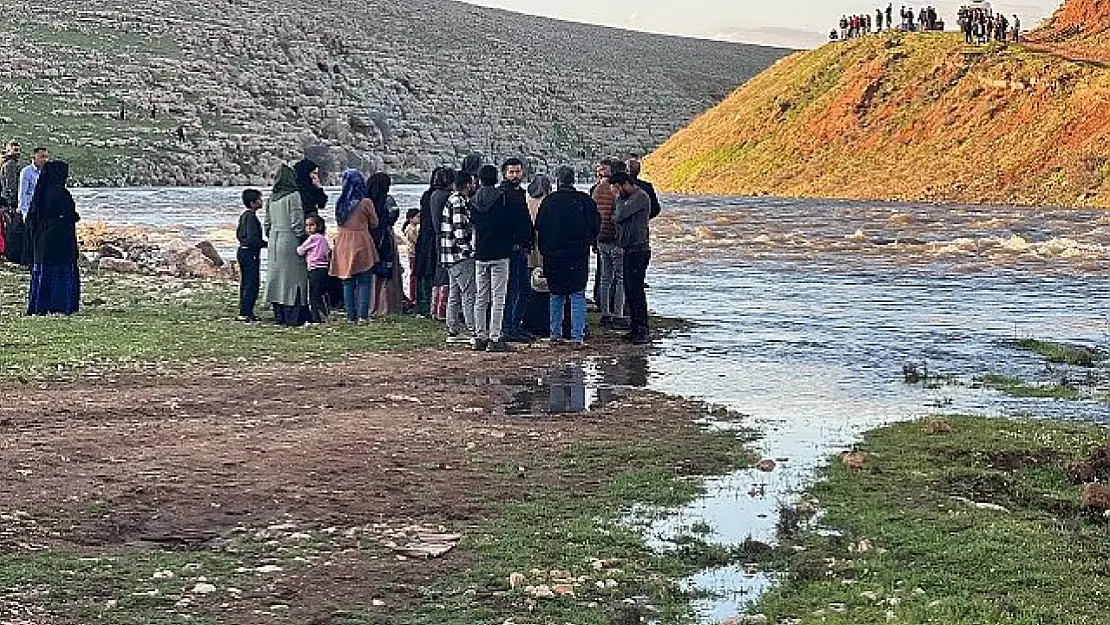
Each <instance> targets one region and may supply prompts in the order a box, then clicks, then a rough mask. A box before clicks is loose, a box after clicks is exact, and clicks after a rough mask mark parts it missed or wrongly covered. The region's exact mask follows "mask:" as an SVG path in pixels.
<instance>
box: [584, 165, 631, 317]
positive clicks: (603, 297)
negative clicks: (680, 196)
mask: <svg viewBox="0 0 1110 625" xmlns="http://www.w3.org/2000/svg"><path fill="white" fill-rule="evenodd" d="M612 175H613V162H612V161H611V160H608V159H606V160H604V161H601V163H600V164H599V165H598V166H597V184H596V185H594V188H593V189H591V190H590V197H592V198H593V200H594V203H596V204H597V212H598V214H600V215H601V230H600V232H599V233H598V236H597V256H598V277H599V280H598V286H597V307H598V310H599V311H600V312H601V320H600V324H601V327H603V328H604V327H611V328H615V329H620V330H627V329H628V328H629V325H628V321H627V320H626V319H625V318H624V256H623V255H622V253H621V248H620V247H618V246H617V245H616V230H615V229H614V227H613V208H614V206H615V205H616V201H617V192H616V190H615V189H613V188H612V187H611V185H610V184H609V177H610V176H612Z"/></svg>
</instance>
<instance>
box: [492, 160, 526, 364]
mask: <svg viewBox="0 0 1110 625" xmlns="http://www.w3.org/2000/svg"><path fill="white" fill-rule="evenodd" d="M501 179H502V180H501V186H499V187H498V190H500V191H501V193H503V194H504V198H505V204H506V210H507V212H508V214H509V215H511V218H512V220H513V224H514V225H515V227H514V229H513V239H512V253H511V254H510V256H509V285H508V294H507V295H506V300H505V338H506V339H507V340H508V341H510V342H516V343H520V342H527V341H528V340H529V339H530V338H531V337H530V336H529V335H528V334H527V333H526V332H525V331H524V315H525V313H526V311H527V310H528V298H529V297H531V295H532V279H531V274H530V273H529V271H528V255H529V254H530V253H531V252H532V245H533V243H534V241H533V239H534V233H533V231H532V217H531V214H530V213H529V212H528V197H527V194H526V193H525V191H524V189H523V188H521V186H520V184H521V182H523V181H524V163H523V162H522V161H521V160H520V159H519V158H510V159H507V160H506V161H505V162H504V163H502V164H501Z"/></svg>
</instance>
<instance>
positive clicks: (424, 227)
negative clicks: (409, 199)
mask: <svg viewBox="0 0 1110 625" xmlns="http://www.w3.org/2000/svg"><path fill="white" fill-rule="evenodd" d="M445 169H446V168H445V167H436V168H435V170H434V171H432V179H431V181H430V182H429V184H428V189H427V190H426V191H424V195H422V196H420V234H419V236H418V238H417V239H416V266H415V267H413V268H412V271H413V274H414V275H415V276H416V295H415V296H414V297H413V300H415V304H416V314H418V315H430V314H431V312H432V289H433V288H434V285H435V280H436V273H437V272H438V270H439V224H440V221H441V220H442V217H441V216H440V215H437V214H436V213H435V211H433V210H432V194H434V193H435V192H436V189H437V185H438V181H439V179H440V175H441V174H440V172H442V171H444V170H445Z"/></svg>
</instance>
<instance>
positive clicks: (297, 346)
mask: <svg viewBox="0 0 1110 625" xmlns="http://www.w3.org/2000/svg"><path fill="white" fill-rule="evenodd" d="M27 281H28V278H27V274H26V273H23V272H9V271H4V272H0V319H2V320H3V321H2V323H0V377H3V376H12V375H24V376H37V375H54V374H58V373H79V374H84V373H97V372H99V371H106V370H115V369H127V368H143V369H151V368H153V369H158V368H172V367H174V366H179V365H182V364H196V363H202V362H213V361H218V362H242V363H261V362H267V361H277V362H309V361H335V360H339V359H342V358H345V357H347V356H351V355H353V354H357V353H362V352H373V351H392V350H403V349H416V348H424V347H431V346H434V345H439V344H441V343H442V341H443V332H442V328H441V327H440V324H438V323H436V322H433V321H431V320H426V319H417V318H415V317H394V318H389V319H384V320H378V321H375V322H373V323H370V324H367V325H362V326H350V325H347V324H346V323H343V322H336V323H331V324H328V325H326V326H320V327H315V328H311V329H310V328H283V327H280V326H277V325H273V324H270V323H265V322H263V323H259V324H252V325H247V324H243V323H239V322H237V321H236V320H235V315H236V314H237V302H238V287H237V285H234V284H222V283H217V282H212V281H207V280H197V281H184V282H183V281H180V280H174V279H167V278H161V277H154V276H141V277H140V276H120V275H106V276H96V275H93V276H85V277H84V279H83V282H82V289H83V291H84V292H83V296H82V310H81V312H80V313H78V314H77V315H75V316H73V317H68V318H67V317H26V316H23V314H22V313H23V312H24V310H25V308H26V301H27V299H26V298H27ZM258 310H259V312H260V313H264V305H262V304H261V303H260V305H259V307H258Z"/></svg>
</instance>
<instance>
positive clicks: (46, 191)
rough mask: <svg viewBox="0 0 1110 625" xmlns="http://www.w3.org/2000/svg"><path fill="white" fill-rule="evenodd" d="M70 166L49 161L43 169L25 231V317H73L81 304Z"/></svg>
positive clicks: (78, 219)
mask: <svg viewBox="0 0 1110 625" xmlns="http://www.w3.org/2000/svg"><path fill="white" fill-rule="evenodd" d="M68 177H69V165H68V164H66V163H65V161H48V162H47V163H46V164H45V165H43V167H42V172H41V174H39V181H38V184H37V185H36V186H35V194H34V195H33V196H32V198H31V207H30V209H29V210H28V211H27V231H28V233H29V237H30V240H31V242H32V244H31V249H32V265H31V292H30V296H29V297H28V302H27V314H28V315H49V314H61V315H72V314H73V313H75V312H77V309H78V308H79V307H80V305H81V276H80V273H79V272H78V269H77V257H78V251H77V222H78V221H80V220H81V217H80V216H78V215H77V207H76V205H75V204H74V202H73V196H72V195H70V193H69V189H67V188H66V179H67V178H68Z"/></svg>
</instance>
